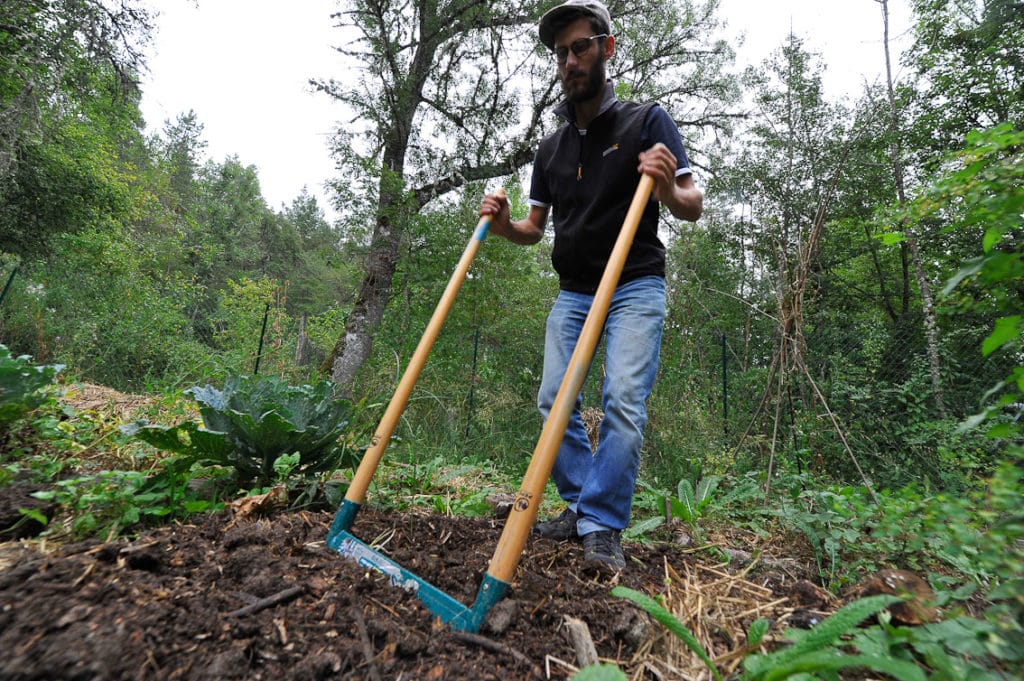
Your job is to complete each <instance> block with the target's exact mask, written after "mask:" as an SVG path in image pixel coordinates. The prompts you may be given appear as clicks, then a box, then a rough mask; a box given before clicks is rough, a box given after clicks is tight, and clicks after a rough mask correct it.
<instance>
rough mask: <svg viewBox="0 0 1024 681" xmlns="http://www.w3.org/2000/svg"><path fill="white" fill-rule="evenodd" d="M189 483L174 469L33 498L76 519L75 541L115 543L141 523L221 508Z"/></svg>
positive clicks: (68, 483)
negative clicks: (111, 539) (114, 538)
mask: <svg viewBox="0 0 1024 681" xmlns="http://www.w3.org/2000/svg"><path fill="white" fill-rule="evenodd" d="M189 483H190V478H189V476H188V475H187V474H183V473H182V472H181V471H179V470H176V469H173V468H169V469H167V470H165V471H163V472H161V473H158V474H156V475H147V474H146V473H143V472H140V471H103V472H100V473H97V474H94V475H85V476H78V477H74V478H70V479H66V480H59V481H57V483H56V485H55V487H54V489H52V490H47V491H41V492H35V493H34V494H33V496H34V497H36V498H38V499H42V500H44V501H52V502H55V503H57V504H60V505H61V506H62V507H63V509H64V510H65V511H66V512H67V513H69V514H70V515H71V518H72V520H71V524H70V528H69V529H70V531H71V533H72V534H73V535H75V536H90V535H97V536H101V537H112V536H115V535H117V534H119V533H120V532H122V531H124V530H126V529H130V528H132V527H134V526H136V525H138V524H140V523H143V524H144V523H147V522H148V523H152V522H169V521H171V520H174V519H178V518H184V517H186V516H188V515H190V514H193V513H203V512H207V511H213V510H218V509H220V508H222V506H223V505H222V504H219V503H217V502H214V501H211V500H209V499H204V498H200V497H199V496H197V494H196V492H195V491H193V489H192V487H191V486H190V484H189ZM37 519H39V518H37ZM42 520H44V521H45V518H43V519H42Z"/></svg>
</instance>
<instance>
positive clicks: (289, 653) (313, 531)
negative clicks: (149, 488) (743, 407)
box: [0, 507, 823, 681]
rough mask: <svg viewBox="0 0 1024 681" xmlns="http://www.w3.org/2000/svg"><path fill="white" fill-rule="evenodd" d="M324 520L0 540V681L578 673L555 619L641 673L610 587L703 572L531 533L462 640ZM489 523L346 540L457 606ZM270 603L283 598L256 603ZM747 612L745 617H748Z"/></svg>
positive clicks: (792, 589)
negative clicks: (333, 544) (610, 555)
mask: <svg viewBox="0 0 1024 681" xmlns="http://www.w3.org/2000/svg"><path fill="white" fill-rule="evenodd" d="M331 520H332V514H330V513H327V512H315V513H314V512H283V513H278V514H274V515H271V516H267V517H261V518H252V517H250V518H246V519H243V520H241V521H236V519H234V518H233V517H232V516H231V514H230V513H227V512H225V513H221V514H218V515H210V516H204V517H203V518H202V520H200V521H198V522H196V523H195V524H190V525H176V526H169V527H163V528H159V529H154V530H151V531H148V532H146V533H144V534H142V535H140V536H138V537H137V538H135V539H134V540H133V541H115V542H99V541H91V542H84V543H76V544H71V545H66V546H62V547H60V548H58V549H57V550H54V551H47V550H46V547H45V546H40V545H39V543H38V541H37V543H36V545H34V546H33V545H30V544H29V543H28V542H26V541H24V540H22V541H21V542H8V543H7V544H4V545H0V632H2V633H0V649H2V650H3V651H5V652H4V654H3V656H2V657H3V659H2V660H0V679H4V680H7V679H26V680H27V679H51V680H56V679H96V680H101V679H295V680H299V679H302V680H306V679H310V680H312V679H335V678H337V679H374V680H376V679H450V680H459V679H466V680H470V679H472V680H474V681H482V680H484V679H530V678H567V677H569V676H571V674H572V673H573V668H574V667H576V666H579V660H578V657H577V652H576V647H575V645H574V642H573V640H572V639H571V638H570V637H569V636H568V629H567V626H566V625H567V619H566V618H567V617H571V618H575V619H577V620H582V621H583V622H584V623H586V625H587V627H586V628H587V629H589V633H590V635H591V637H592V639H593V642H594V645H595V647H596V651H597V654H598V656H599V657H600V659H601V660H603V661H609V662H615V663H616V664H618V665H619V666H620V667H622V668H623V669H624V670H636V669H639V668H640V667H641V666H642V665H643V664H647V665H648V666H650V667H651V668H652V669H657V668H658V664H659V663H662V664H664V662H663V660H664V658H665V655H666V654H667V653H666V652H664V651H662V652H659V650H658V648H659V645H660V646H661V648H665V646H666V642H665V636H664V633H663V631H662V630H661V629H660V627H659V626H658V625H656V624H654V623H653V622H652V621H651V620H650V619H649V617H648V616H647V615H646V614H645V613H643V611H641V610H639V609H638V608H636V607H635V606H633V605H632V604H630V603H628V602H626V601H624V600H622V599H620V598H615V597H612V596H610V595H609V589H610V588H611V586H613V585H614V584H622V585H624V586H628V587H631V588H633V589H636V590H638V591H641V592H643V593H645V594H650V595H657V594H664V592H665V585H666V577H667V575H668V574H669V573H668V572H667V570H671V571H672V574H679V573H681V572H684V571H685V572H687V573H690V572H693V573H694V574H697V575H699V574H700V572H701V570H702V569H703V568H701V566H700V565H699V564H697V563H695V562H694V559H693V558H692V557H691V556H690V555H689V554H688V553H687V552H686V550H685V549H683V548H681V547H678V546H672V545H660V546H652V545H640V544H632V543H627V544H626V551H627V555H628V557H629V565H628V567H627V569H626V570H625V571H623V572H622V573H620V574H618V575H613V576H608V575H589V574H586V573H585V572H584V571H581V569H580V564H581V559H582V549H581V548H580V546H579V545H578V544H577V543H571V542H562V543H559V542H554V541H551V540H548V539H545V538H540V537H537V538H531V540H530V541H529V542H528V544H527V546H526V549H525V551H524V553H523V556H522V560H521V562H520V566H519V569H518V571H517V577H516V580H515V581H514V583H513V584H512V588H511V589H510V591H509V593H508V595H507V596H506V598H505V599H504V600H503V601H501V602H500V603H499V604H498V605H497V606H495V607H494V608H492V610H491V612H490V613H489V617H488V620H487V622H485V624H484V626H483V627H482V629H481V632H480V633H479V634H478V635H476V636H468V635H465V634H460V633H458V632H453V631H451V630H449V629H448V628H447V627H446V626H444V625H441V624H440V623H439V622H438V621H435V618H434V617H433V616H432V614H431V613H430V611H429V610H427V609H426V608H425V607H424V606H423V605H422V604H421V602H420V601H419V600H418V598H416V597H415V596H412V595H409V594H406V593H405V592H404V591H402V590H400V589H398V588H395V587H393V586H390V585H389V584H387V583H386V582H385V579H384V578H383V577H382V576H381V575H379V574H377V573H375V572H373V571H367V570H366V569H365V568H362V567H360V566H359V565H358V564H357V563H355V562H353V561H351V560H349V559H345V558H342V557H341V556H339V555H338V554H337V553H335V552H334V551H332V550H330V549H329V548H327V547H326V546H325V545H324V539H325V537H326V534H327V530H328V527H329V525H330V521H331ZM501 529H502V522H501V521H500V520H498V519H466V518H453V517H444V516H437V515H418V514H404V515H389V514H384V513H380V512H376V511H374V510H373V509H372V508H371V507H366V508H364V509H363V510H362V511H361V512H360V514H359V516H358V517H357V519H356V521H355V523H354V524H353V527H352V533H353V534H356V535H357V536H359V537H360V538H361V539H363V541H366V542H367V543H369V542H371V541H372V542H374V544H375V545H376V546H380V547H381V548H380V549H379V550H380V551H381V552H385V553H387V554H388V555H389V556H390V557H391V558H392V559H394V560H395V561H396V562H398V563H399V564H400V565H402V566H403V567H406V568H407V569H409V570H412V571H414V572H416V573H417V574H418V575H419V576H420V577H422V578H423V579H425V580H426V581H428V582H430V583H431V584H433V585H434V586H436V587H438V588H439V589H441V590H442V591H444V592H446V593H448V594H449V595H451V596H453V597H454V598H456V599H457V600H459V601H461V602H463V603H465V604H467V605H472V603H473V600H474V598H475V596H476V590H477V587H478V585H479V582H480V578H481V576H482V574H483V572H484V570H485V569H486V564H487V561H488V559H489V558H490V557H491V553H492V552H493V549H494V547H495V546H496V542H497V539H498V537H499V535H500V533H501ZM727 568H728V566H707V569H708V570H711V571H713V572H707V573H706V574H705V575H704V577H703V578H704V579H706V580H707V581H712V580H716V579H718V580H720V579H721V578H720V577H719V576H717V575H716V574H715V573H718V574H724V573H725V572H726V570H727ZM749 577H750V576H749V575H748V576H747V579H749ZM761 581H762V582H763V583H764V584H765V585H768V586H762V587H760V588H761V591H760V592H759V595H760V598H759V599H755V600H760V601H761V602H760V603H759V604H757V605H759V606H765V607H764V608H763V613H764V614H767V615H769V616H771V615H772V612H773V610H772V608H773V607H774V614H775V616H776V619H780V618H783V617H784V616H785V617H792V616H793V615H794V614H799V612H800V611H799V609H794V608H792V607H788V606H789V605H794V604H796V605H798V603H796V601H794V603H792V604H786V603H780V602H779V599H780V598H781V599H783V601H788V600H789V596H790V595H793V596H794V597H799V588H798V586H797V585H798V584H801V583H802V582H801V581H800V580H793V579H792V578H791V577H787V576H784V575H782V573H779V572H771V571H770V572H769V573H767V574H766V575H765V576H764V579H762V580H761ZM772 581H774V582H775V583H774V584H773V585H772V584H770V582H772ZM746 591H747V592H750V591H752V590H751V589H750V588H748V589H746ZM275 595H279V597H280V598H281V602H279V603H277V604H275V605H266V602H264V603H263V605H264V606H265V607H258V606H259V603H260V599H267V598H268V597H273V596H275ZM737 595H740V596H742V595H743V594H737ZM747 598H748V599H749V598H750V595H749V593H748V595H747ZM773 602H774V605H773V606H772V607H767V606H769V604H772V603H773ZM254 603H255V604H257V606H254V607H253V608H250V609H255V611H254V612H251V613H248V614H247V613H246V611H245V608H246V607H247V606H253V604H254ZM817 605H823V604H817ZM783 606H787V607H783ZM748 610H752V613H751V615H750V616H749V617H748V618H747V619H746V625H749V623H750V622H751V621H753V619H754V617H755V615H757V612H758V607H753V608H748ZM794 621H795V620H794ZM740 626H741V628H742V629H743V630H745V626H743V624H742V622H741V623H740ZM734 637H735V635H734V634H731V633H729V632H726V631H723V632H721V633H720V639H721V640H719V641H718V644H719V646H718V647H719V649H728V648H730V647H733V648H734V647H736V645H737V644H739V645H740V646H742V643H743V642H742V640H740V641H735V640H730V639H733V638H734ZM659 641H660V643H659ZM640 678H673V677H672V676H662V675H660V674H657V673H652V674H649V675H646V676H641V677H640Z"/></svg>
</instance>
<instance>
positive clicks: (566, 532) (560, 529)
mask: <svg viewBox="0 0 1024 681" xmlns="http://www.w3.org/2000/svg"><path fill="white" fill-rule="evenodd" d="M577 520H579V515H577V514H576V511H573V510H572V509H570V508H567V509H565V510H564V511H562V514H561V515H559V516H558V517H556V518H552V519H551V520H545V521H544V522H540V523H537V524H536V525H534V526H533V531H534V532H536V533H537V534H539V535H540V536H542V537H547V538H548V539H556V540H558V541H565V540H566V539H578V538H579V536H580V535H579V533H578V532H576V521H577Z"/></svg>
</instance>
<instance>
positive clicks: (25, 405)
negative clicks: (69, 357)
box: [0, 345, 64, 424]
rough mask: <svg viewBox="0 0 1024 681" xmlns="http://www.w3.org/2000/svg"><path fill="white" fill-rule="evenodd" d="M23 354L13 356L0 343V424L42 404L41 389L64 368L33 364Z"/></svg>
mask: <svg viewBox="0 0 1024 681" xmlns="http://www.w3.org/2000/svg"><path fill="white" fill-rule="evenodd" d="M29 359H30V358H29V357H28V356H27V355H22V356H19V357H13V356H12V355H11V351H10V350H8V349H7V347H6V346H4V345H0V424H6V423H11V422H13V421H16V420H18V419H20V418H22V417H24V416H25V415H26V414H28V413H29V412H30V411H32V410H33V409H35V408H36V407H38V406H39V405H40V404H42V403H43V402H44V401H45V400H46V398H47V394H46V392H45V390H44V389H45V388H46V387H47V386H50V385H52V384H53V382H54V380H55V378H56V376H57V374H58V373H59V372H60V371H61V369H63V368H64V367H62V366H60V365H54V366H34V365H32V364H31V363H30V362H29Z"/></svg>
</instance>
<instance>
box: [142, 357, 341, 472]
mask: <svg viewBox="0 0 1024 681" xmlns="http://www.w3.org/2000/svg"><path fill="white" fill-rule="evenodd" d="M185 393H186V394H188V395H191V396H192V398H193V399H195V401H196V402H197V403H198V405H199V413H200V415H201V416H202V421H203V422H202V424H199V423H196V422H194V421H187V422H184V423H181V424H178V425H176V426H161V425H154V424H150V423H149V422H148V421H146V420H139V421H136V422H135V423H133V424H130V425H127V426H124V427H123V428H122V431H123V432H124V433H126V434H127V435H131V436H134V437H137V438H139V439H141V440H143V441H145V442H147V443H149V444H150V445H152V446H154V447H156V448H158V449H161V450H164V451H169V452H175V453H177V454H181V455H182V459H180V460H178V461H177V462H176V463H177V464H179V465H180V464H185V465H188V466H191V465H192V464H201V465H218V466H227V467H230V468H233V469H234V470H235V471H237V476H238V479H237V484H238V486H239V487H240V488H243V489H251V488H252V487H266V486H268V485H270V484H271V483H273V482H275V481H276V480H277V478H278V477H279V474H280V470H281V467H280V466H278V467H277V469H276V470H275V465H274V464H275V462H277V461H278V459H279V458H280V457H282V456H287V455H298V463H297V464H296V465H294V466H290V467H289V473H288V474H289V475H299V476H304V477H310V476H313V475H316V474H321V473H327V472H330V471H333V470H336V469H337V468H339V467H342V466H345V465H354V464H355V463H356V462H357V461H356V459H357V457H356V455H355V454H354V453H352V452H351V451H350V450H349V449H348V448H347V447H346V446H345V444H344V443H343V442H342V441H341V440H340V437H341V435H342V434H343V433H344V432H345V430H346V429H347V428H348V426H349V423H350V421H351V417H352V412H353V409H352V404H351V402H349V401H347V400H341V399H336V397H335V390H334V383H332V382H331V381H320V382H318V383H315V384H313V385H299V386H293V385H289V384H287V383H286V382H284V381H282V380H280V379H278V378H276V377H273V376H252V377H250V376H229V377H228V378H227V379H226V381H225V383H224V388H223V390H218V389H217V388H214V387H213V386H211V385H206V386H196V387H193V388H189V389H188V390H186V391H185Z"/></svg>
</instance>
